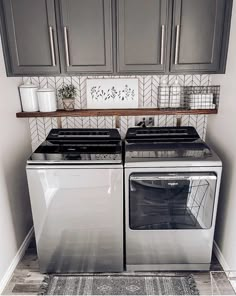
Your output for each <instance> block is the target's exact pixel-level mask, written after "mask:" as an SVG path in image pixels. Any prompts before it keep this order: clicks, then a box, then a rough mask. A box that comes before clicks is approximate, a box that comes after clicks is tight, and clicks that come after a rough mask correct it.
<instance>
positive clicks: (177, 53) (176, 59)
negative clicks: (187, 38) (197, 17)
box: [175, 25, 180, 65]
mask: <svg viewBox="0 0 236 296" xmlns="http://www.w3.org/2000/svg"><path fill="white" fill-rule="evenodd" d="M179 31H180V26H179V25H177V26H176V38H175V65H177V64H178V60H179Z"/></svg>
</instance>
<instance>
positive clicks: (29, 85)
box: [19, 82, 38, 88]
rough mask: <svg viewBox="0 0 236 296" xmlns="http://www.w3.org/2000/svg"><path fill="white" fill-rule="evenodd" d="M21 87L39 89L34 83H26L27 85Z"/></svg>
mask: <svg viewBox="0 0 236 296" xmlns="http://www.w3.org/2000/svg"><path fill="white" fill-rule="evenodd" d="M19 87H20V88H38V86H37V85H35V84H32V83H30V82H26V83H24V84H21V85H20V86H19Z"/></svg>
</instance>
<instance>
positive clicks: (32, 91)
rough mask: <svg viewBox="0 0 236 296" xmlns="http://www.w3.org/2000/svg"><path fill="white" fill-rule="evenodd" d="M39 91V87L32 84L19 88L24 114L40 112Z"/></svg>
mask: <svg viewBox="0 0 236 296" xmlns="http://www.w3.org/2000/svg"><path fill="white" fill-rule="evenodd" d="M37 90H38V86H36V85H34V84H31V83H26V84H22V85H20V86H19V91H20V98H21V105H22V110H23V111H24V112H36V111H39V106H38V99H37Z"/></svg>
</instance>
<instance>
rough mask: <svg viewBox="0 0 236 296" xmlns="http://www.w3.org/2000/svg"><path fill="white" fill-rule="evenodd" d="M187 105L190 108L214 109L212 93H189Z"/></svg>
mask: <svg viewBox="0 0 236 296" xmlns="http://www.w3.org/2000/svg"><path fill="white" fill-rule="evenodd" d="M188 105H189V107H190V108H191V109H215V104H214V103H213V94H212V93H210V94H191V95H189V100H188Z"/></svg>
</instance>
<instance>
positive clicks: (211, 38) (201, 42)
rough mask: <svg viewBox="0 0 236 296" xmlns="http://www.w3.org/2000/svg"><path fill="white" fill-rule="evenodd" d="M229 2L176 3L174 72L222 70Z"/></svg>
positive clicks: (183, 0)
mask: <svg viewBox="0 0 236 296" xmlns="http://www.w3.org/2000/svg"><path fill="white" fill-rule="evenodd" d="M226 1H228V0H175V1H174V13H173V28H172V54H171V72H204V71H205V72H217V71H219V70H220V62H221V49H222V40H223V29H224V15H225V4H226Z"/></svg>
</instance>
